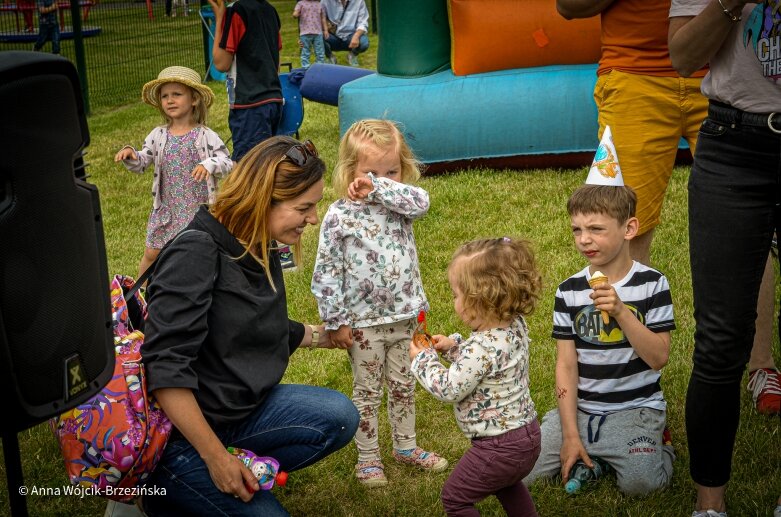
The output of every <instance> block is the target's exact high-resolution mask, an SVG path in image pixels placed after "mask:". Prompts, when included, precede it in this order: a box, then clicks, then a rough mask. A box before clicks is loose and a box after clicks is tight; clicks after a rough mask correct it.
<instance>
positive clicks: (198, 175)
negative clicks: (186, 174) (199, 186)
mask: <svg viewBox="0 0 781 517" xmlns="http://www.w3.org/2000/svg"><path fill="white" fill-rule="evenodd" d="M192 176H193V179H194V180H195V181H203V180H205V179H206V178H208V177H209V171H207V170H206V167H204V166H203V165H201V164H200V163H199V164H198V165H197V166H196V167H195V168H194V169H193V173H192Z"/></svg>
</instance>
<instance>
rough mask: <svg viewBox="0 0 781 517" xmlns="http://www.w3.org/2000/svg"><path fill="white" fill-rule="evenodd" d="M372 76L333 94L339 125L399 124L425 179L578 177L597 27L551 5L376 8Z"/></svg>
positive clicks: (411, 2)
mask: <svg viewBox="0 0 781 517" xmlns="http://www.w3.org/2000/svg"><path fill="white" fill-rule="evenodd" d="M378 4H379V5H378V12H377V18H378V33H379V46H378V51H377V52H378V54H377V73H376V74H371V75H367V76H365V77H362V78H359V79H356V80H353V81H350V82H348V83H346V84H344V85H343V86H342V87H341V89H340V91H339V101H338V106H339V126H340V131H341V132H342V133H344V131H346V130H347V128H348V127H349V126H350V125H351V124H352V123H353V122H354V121H356V120H359V119H362V118H387V119H390V120H394V121H397V122H399V123H400V125H401V128H402V130H403V131H404V134H405V136H406V138H407V139H408V141H409V143H410V145H411V146H412V148H413V150H414V151H415V153H416V154H417V156H418V158H419V159H420V160H421V161H422V162H423V163H425V164H426V165H427V166H428V169H427V171H428V172H437V171H441V170H447V169H453V168H463V167H468V166H478V165H484V166H489V167H494V168H502V167H510V168H526V167H577V166H582V165H587V164H589V163H591V159H592V158H593V156H594V149H595V148H596V146H597V143H598V141H597V140H598V138H597V131H598V125H597V110H596V106H595V104H594V100H593V89H594V84H595V83H596V69H597V65H596V63H597V61H598V60H599V55H600V23H599V17H594V18H589V19H585V20H571V21H568V20H565V19H564V18H562V17H561V16H560V15H559V14H558V13H557V12H556V6H555V2H554V0H393V1H392V2H378Z"/></svg>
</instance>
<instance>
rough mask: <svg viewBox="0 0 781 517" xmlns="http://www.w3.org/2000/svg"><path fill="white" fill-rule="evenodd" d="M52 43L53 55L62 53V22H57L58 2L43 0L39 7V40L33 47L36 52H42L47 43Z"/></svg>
mask: <svg viewBox="0 0 781 517" xmlns="http://www.w3.org/2000/svg"><path fill="white" fill-rule="evenodd" d="M49 40H51V42H52V54H59V53H60V22H59V21H58V20H57V1H56V0H42V2H41V5H40V6H39V7H38V39H37V40H36V41H35V45H33V50H35V51H36V52H37V51H39V50H41V49H42V48H43V46H44V45H45V44H46V42H47V41H49Z"/></svg>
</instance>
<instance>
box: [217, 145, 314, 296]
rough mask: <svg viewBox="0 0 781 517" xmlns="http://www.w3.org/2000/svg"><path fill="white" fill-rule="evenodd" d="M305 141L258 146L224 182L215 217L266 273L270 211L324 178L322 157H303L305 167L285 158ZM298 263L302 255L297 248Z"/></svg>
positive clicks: (269, 238) (267, 268) (246, 155)
mask: <svg viewBox="0 0 781 517" xmlns="http://www.w3.org/2000/svg"><path fill="white" fill-rule="evenodd" d="M296 145H301V142H299V141H298V140H296V139H294V138H291V137H289V136H275V137H271V138H269V139H268V140H265V141H263V142H261V143H260V144H258V145H256V146H255V147H253V148H252V149H251V150H250V151H249V152H248V153H247V154H245V155H244V157H243V158H242V159H241V161H240V162H239V163H238V164H236V166H235V167H234V168H233V170H232V171H231V173H230V174H229V175H228V177H227V178H225V180H224V181H223V182H222V185H221V186H220V191H219V192H218V194H217V198H216V200H215V201H214V204H213V205H212V206H211V207H210V209H209V211H210V212H211V214H212V215H213V216H214V217H215V218H216V219H217V220H218V221H220V222H221V223H222V224H223V226H225V228H227V230H228V231H229V232H230V233H231V234H232V235H233V236H234V237H236V239H237V240H238V241H239V242H241V243H242V244H243V245H244V247H245V248H246V249H247V251H246V253H249V254H250V255H252V257H254V258H255V260H257V261H258V262H259V263H260V264H261V265H262V266H263V268H264V269H265V270H266V277H267V278H268V280H269V282H270V283H271V286H272V287H274V288H275V289H276V287H275V286H274V281H273V280H272V278H271V271H270V268H269V243H270V241H271V236H270V235H269V231H268V226H269V225H268V212H269V210H270V209H271V207H272V206H273V205H275V204H277V203H281V202H283V201H288V200H290V199H294V198H296V197H298V196H300V195H301V194H303V193H304V192H306V191H307V190H308V189H309V188H310V187H311V186H312V185H314V184H315V183H317V182H318V181H320V180H321V179H322V178H323V175H324V174H325V163H324V162H323V160H321V159H320V158H317V157H315V156H312V155H309V154H304V156H305V158H306V161H305V162H304V164H303V165H298V164H296V163H294V162H293V161H292V160H291V159H290V158H288V157H287V156H286V153H287V152H288V151H290V150H291V149H292V148H293V147H295V146H296ZM294 255H295V257H296V261H297V262H300V258H301V251H300V249H299V248H298V246H296V247H295V248H294Z"/></svg>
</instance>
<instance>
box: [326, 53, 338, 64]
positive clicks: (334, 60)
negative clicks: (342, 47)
mask: <svg viewBox="0 0 781 517" xmlns="http://www.w3.org/2000/svg"><path fill="white" fill-rule="evenodd" d="M325 60H326V61H328V62H329V63H331V64H332V65H335V64H336V56H335V55H333V54H331V55H330V56H326V57H325Z"/></svg>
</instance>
